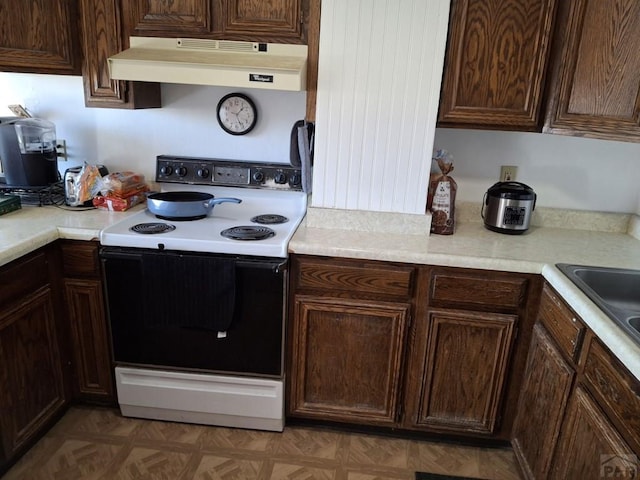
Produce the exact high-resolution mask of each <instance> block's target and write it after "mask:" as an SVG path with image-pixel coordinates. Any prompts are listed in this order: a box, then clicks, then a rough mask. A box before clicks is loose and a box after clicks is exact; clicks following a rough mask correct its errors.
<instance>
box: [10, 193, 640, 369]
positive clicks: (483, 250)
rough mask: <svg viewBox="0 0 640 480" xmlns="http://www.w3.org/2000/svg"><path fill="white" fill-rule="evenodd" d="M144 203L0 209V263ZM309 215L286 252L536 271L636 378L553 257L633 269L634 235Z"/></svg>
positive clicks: (604, 322)
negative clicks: (507, 230)
mask: <svg viewBox="0 0 640 480" xmlns="http://www.w3.org/2000/svg"><path fill="white" fill-rule="evenodd" d="M144 208H145V207H144V205H138V206H136V207H134V208H133V209H131V210H128V211H126V212H109V211H104V210H95V209H93V210H86V211H77V210H71V211H70V210H66V209H62V208H58V207H52V206H47V207H33V206H23V207H22V209H20V210H16V211H14V212H11V213H8V214H6V215H2V216H0V266H2V265H5V264H7V263H9V262H11V261H13V260H15V259H17V258H20V257H21V256H23V255H25V254H27V253H29V252H31V251H33V250H36V249H37V248H39V247H42V246H44V245H46V244H48V243H50V242H53V241H55V240H56V239H58V238H66V239H75V240H97V239H98V238H99V235H100V231H101V230H102V229H103V228H106V227H107V226H109V225H111V224H113V223H115V222H118V221H120V220H122V219H124V218H126V217H127V216H128V215H131V214H135V213H137V212H139V211H140V210H142V209H144ZM311 212H313V209H311ZM314 215H315V214H314V213H312V215H311V216H310V215H307V219H306V220H305V221H303V223H302V224H301V225H300V227H299V228H298V230H297V232H296V233H295V235H294V236H293V238H292V240H291V242H290V243H289V251H290V252H292V253H299V254H308V255H323V256H336V257H349V258H363V259H372V260H386V261H393V262H406V263H415V264H424V265H443V266H452V267H468V268H479V269H488V270H503V271H511V272H521V273H536V274H542V275H543V276H544V278H545V279H546V280H547V281H548V282H549V283H550V284H551V285H552V286H553V287H554V288H555V289H556V290H557V291H558V293H560V294H561V295H562V296H563V297H564V299H565V300H566V301H567V303H568V304H569V305H571V307H572V308H573V309H574V310H575V311H576V313H577V314H578V315H580V316H581V317H582V319H583V320H584V321H585V323H586V324H587V325H588V326H589V327H590V328H591V329H592V330H593V331H594V333H595V334H596V335H598V337H599V338H600V339H601V340H602V341H603V342H604V343H605V344H606V345H607V346H608V347H609V348H610V349H611V350H612V351H613V352H614V353H615V354H616V355H617V356H618V358H619V359H620V360H621V361H622V363H624V365H625V366H626V367H627V368H628V369H629V370H630V371H631V372H632V374H633V375H635V377H636V378H638V379H639V380H640V346H638V345H636V344H635V343H634V342H633V341H632V340H631V339H629V337H627V336H626V335H625V334H624V332H622V330H620V329H619V328H618V327H617V326H616V325H615V324H614V323H613V322H612V321H611V320H610V319H609V318H608V317H607V316H606V315H605V314H604V313H603V312H602V311H601V310H600V309H599V308H598V307H597V306H596V305H595V304H593V303H592V302H591V301H590V300H589V299H588V298H587V297H586V296H585V295H584V294H583V293H582V292H581V291H580V290H579V289H578V288H577V287H575V286H574V285H573V283H572V282H571V281H570V280H569V279H567V278H566V277H565V276H564V275H563V274H562V273H561V272H560V271H559V270H558V269H557V268H556V267H555V264H556V263H575V264H584V265H598V266H610V267H622V268H634V269H640V241H639V240H637V239H636V238H635V237H634V236H631V235H628V234H626V233H624V232H603V231H592V230H575V229H569V228H564V229H563V228H550V227H535V226H534V227H531V228H530V229H529V231H528V232H527V233H525V234H524V235H503V234H499V233H495V232H491V231H489V230H487V229H485V228H484V226H483V225H482V224H481V223H478V222H465V223H460V224H459V225H458V226H457V227H456V231H455V233H454V234H453V235H429V233H428V227H429V226H428V222H427V223H426V224H424V222H423V220H422V219H421V218H417V217H422V216H413V215H412V216H408V217H404V218H401V219H400V220H398V219H396V220H395V221H391V222H390V220H391V218H390V217H389V215H388V214H386V215H384V216H383V217H382V220H383V222H384V223H385V228H387V227H388V228H389V229H390V230H391V231H392V232H393V233H388V232H380V231H378V229H374V230H377V231H373V232H371V231H362V230H345V229H343V228H335V225H331V222H326V219H323V220H322V221H321V222H317V218H316V219H315V220H313V222H315V225H314V226H309V221H308V220H309V217H311V218H312V219H313V218H314ZM322 215H327V212H322ZM322 215H321V216H322ZM328 215H329V216H331V215H332V214H331V213H328ZM336 215H337V216H338V217H339V219H340V221H344V220H345V214H344V213H340V214H336ZM355 216H356V217H357V218H358V219H360V221H361V222H364V223H367V222H370V221H374V220H372V218H375V215H371V214H368V215H362V214H361V213H357V214H356V215H355ZM347 217H348V218H350V217H349V215H347ZM401 217H402V216H401ZM323 222H324V223H323ZM318 223H320V224H321V225H324V226H322V227H319V226H317V224H318ZM326 225H330V228H329V227H327V226H326ZM359 228H360V227H359ZM401 231H410V232H412V233H410V234H404V233H399V232H401Z"/></svg>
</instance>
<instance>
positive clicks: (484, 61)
mask: <svg viewBox="0 0 640 480" xmlns="http://www.w3.org/2000/svg"><path fill="white" fill-rule="evenodd" d="M554 11H555V0H457V1H453V2H452V8H451V14H450V22H449V24H450V27H449V39H448V44H447V57H446V60H445V67H444V76H443V84H442V93H441V96H440V111H439V115H438V122H439V125H440V126H478V127H492V128H496V129H508V130H538V129H539V126H540V123H541V115H540V112H541V107H542V92H543V88H544V78H545V73H546V66H547V63H548V62H547V60H548V56H549V43H550V38H551V32H552V25H553V18H554V13H555V12H554Z"/></svg>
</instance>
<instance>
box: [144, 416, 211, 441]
mask: <svg viewBox="0 0 640 480" xmlns="http://www.w3.org/2000/svg"><path fill="white" fill-rule="evenodd" d="M206 430H207V427H204V426H202V425H191V424H187V423H177V422H160V421H151V420H149V421H146V422H144V423H141V425H140V427H139V428H138V429H137V430H136V432H135V437H136V438H139V439H143V438H144V439H147V440H156V441H162V442H176V443H186V444H191V445H193V444H195V443H196V442H197V441H198V439H199V438H200V436H201V435H203V434H204V433H205V432H206Z"/></svg>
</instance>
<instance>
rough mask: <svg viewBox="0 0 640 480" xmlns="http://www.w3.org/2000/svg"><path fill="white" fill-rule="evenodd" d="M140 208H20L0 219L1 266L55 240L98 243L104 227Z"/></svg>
mask: <svg viewBox="0 0 640 480" xmlns="http://www.w3.org/2000/svg"><path fill="white" fill-rule="evenodd" d="M143 208H144V206H143V205H138V206H136V207H134V208H132V209H131V210H127V211H126V212H110V211H107V210H98V209H90V210H81V209H78V210H69V209H65V208H60V207H54V206H45V207H36V206H23V207H22V208H21V209H19V210H16V211H13V212H11V213H7V214H5V215H1V216H0V266H2V265H5V264H7V263H9V262H11V261H13V260H15V259H17V258H20V257H22V256H23V255H25V254H27V253H29V252H32V251H33V250H36V249H37V248H39V247H42V246H44V245H47V244H48V243H51V242H53V241H55V240H57V239H58V238H68V239H74V240H98V238H99V236H100V231H101V230H102V229H103V228H106V227H108V226H109V225H111V224H113V223H115V222H118V221H120V220H122V219H123V218H126V217H127V216H128V215H131V214H132V213H136V212H139V211H140V210H141V209H143Z"/></svg>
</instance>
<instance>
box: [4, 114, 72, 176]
mask: <svg viewBox="0 0 640 480" xmlns="http://www.w3.org/2000/svg"><path fill="white" fill-rule="evenodd" d="M0 163H1V164H2V173H1V174H0V186H5V185H3V184H6V186H7V187H13V188H29V187H30V188H33V187H46V186H49V185H51V184H53V183H56V182H58V181H60V174H59V173H58V152H57V150H56V127H55V125H54V124H53V123H51V122H48V121H47V120H42V119H39V118H20V117H4V118H0Z"/></svg>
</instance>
